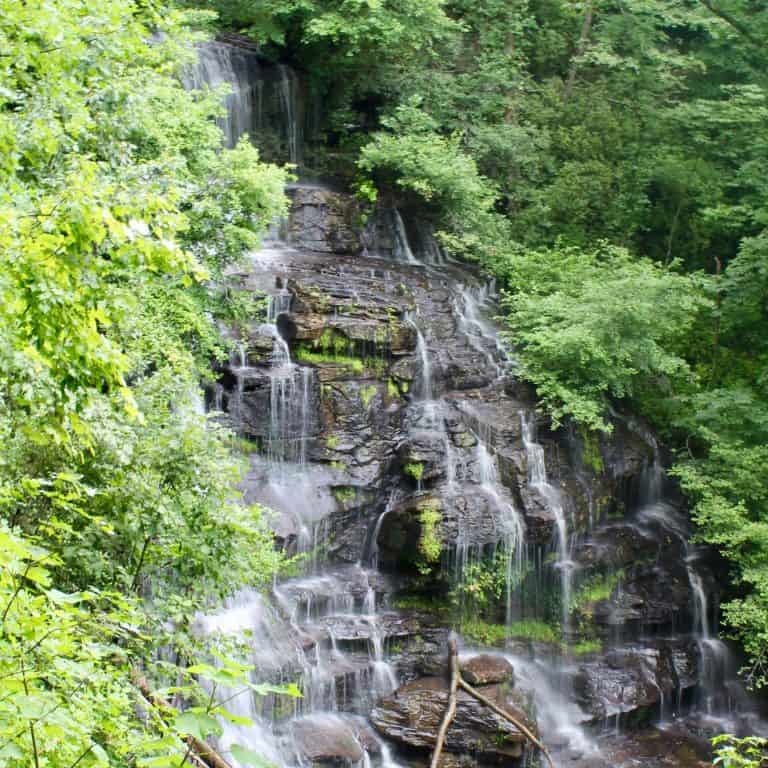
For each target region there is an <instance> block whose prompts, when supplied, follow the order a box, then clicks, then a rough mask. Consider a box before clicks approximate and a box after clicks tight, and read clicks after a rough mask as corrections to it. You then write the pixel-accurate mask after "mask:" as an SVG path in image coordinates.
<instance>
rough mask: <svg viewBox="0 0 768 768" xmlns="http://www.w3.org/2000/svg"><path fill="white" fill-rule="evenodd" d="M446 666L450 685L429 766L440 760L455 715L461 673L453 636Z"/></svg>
mask: <svg viewBox="0 0 768 768" xmlns="http://www.w3.org/2000/svg"><path fill="white" fill-rule="evenodd" d="M448 668H449V669H450V671H451V685H450V688H449V689H448V706H447V707H446V709H445V715H443V722H442V723H440V730H439V731H438V732H437V741H436V742H435V749H434V751H433V752H432V760H431V762H430V764H429V768H437V764H438V762H439V761H440V755H442V753H443V745H444V744H445V737H446V734H447V733H448V728H450V725H451V723H452V722H453V718H454V717H455V716H456V703H457V701H456V700H457V698H458V688H459V681H460V680H461V674H460V673H459V650H458V647H457V646H456V640H455V639H454V638H451V639H450V640H449V641H448Z"/></svg>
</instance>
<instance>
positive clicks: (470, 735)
mask: <svg viewBox="0 0 768 768" xmlns="http://www.w3.org/2000/svg"><path fill="white" fill-rule="evenodd" d="M480 690H481V692H482V693H483V694H484V695H485V696H487V697H488V698H490V699H491V700H492V701H494V702H495V703H497V704H498V705H499V706H501V707H503V708H505V709H507V710H508V711H509V712H510V713H511V714H513V715H514V716H515V717H516V718H518V719H520V720H521V721H522V722H524V723H525V724H526V726H527V727H530V728H531V729H532V730H534V731H535V728H536V726H535V724H533V723H532V722H531V721H530V719H529V718H528V717H527V715H526V714H525V712H524V711H523V710H522V709H521V708H520V707H519V706H517V705H516V704H515V703H514V702H513V701H512V700H511V699H510V695H509V694H508V693H506V692H505V690H504V688H503V687H501V686H497V685H492V686H483V687H482V688H481V689H480ZM447 702H448V683H447V681H446V680H445V679H444V678H441V677H427V678H421V679H420V680H416V681H414V682H411V683H406V685H403V686H401V687H400V688H398V689H397V690H396V691H395V693H394V694H392V696H390V697H387V698H385V699H383V700H381V701H380V702H379V703H378V704H377V705H376V706H375V707H374V709H373V711H372V712H371V722H372V723H373V725H374V727H375V728H376V730H378V731H379V733H381V734H382V735H383V736H386V737H387V738H389V739H392V740H394V741H396V742H398V743H399V744H401V745H403V746H405V747H409V748H413V749H419V750H425V751H426V750H430V749H432V748H433V747H434V744H435V738H436V734H437V731H438V729H439V728H440V723H441V722H442V719H443V715H444V713H445V707H446V705H447ZM524 743H525V737H524V736H523V734H522V733H521V732H520V731H519V730H518V729H517V728H515V726H513V725H512V724H511V723H509V722H508V721H506V720H504V719H503V718H501V717H499V716H498V715H496V714H495V713H494V712H492V711H491V710H489V709H488V708H487V707H485V706H483V705H482V704H480V703H479V702H477V701H475V700H474V699H472V698H470V697H469V696H468V695H467V694H465V693H464V692H463V691H460V692H459V695H458V706H457V708H456V717H455V718H454V721H453V723H452V725H451V727H450V728H449V729H448V734H447V736H446V742H445V749H446V750H447V751H448V752H453V753H462V752H469V753H472V754H475V755H478V756H482V757H485V758H494V759H503V758H517V757H520V756H521V755H522V752H523V744H524Z"/></svg>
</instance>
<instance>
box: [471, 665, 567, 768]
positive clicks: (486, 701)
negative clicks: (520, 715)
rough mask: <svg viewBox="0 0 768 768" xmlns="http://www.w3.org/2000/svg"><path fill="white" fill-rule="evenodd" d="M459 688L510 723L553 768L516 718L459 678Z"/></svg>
mask: <svg viewBox="0 0 768 768" xmlns="http://www.w3.org/2000/svg"><path fill="white" fill-rule="evenodd" d="M459 688H461V689H462V690H463V691H466V692H467V693H468V694H469V695H470V696H472V697H473V698H474V699H477V701H479V702H480V703H481V704H485V706H486V707H488V708H489V709H491V710H493V711H494V712H495V713H496V714H497V715H498V716H499V717H503V718H504V719H505V720H507V721H508V722H510V723H512V725H514V726H515V728H517V730H518V731H520V733H522V734H523V736H525V738H526V739H528V741H530V742H531V744H533V746H534V747H536V749H538V750H539V751H540V752H541V754H542V755H544V757H546V758H547V762H548V763H549V765H550V766H551V768H555V764H554V762H552V756H551V755H550V754H549V750H548V749H547V748H546V747H545V746H544V745H543V744H542V743H541V742H540V741H539V740H538V739H537V738H536V737H535V736H534V735H533V733H532V732H531V730H530V729H529V728H527V727H526V726H525V725H524V724H523V723H521V722H520V721H519V720H518V719H517V718H516V717H514V716H513V715H511V714H510V713H509V712H507V710H506V709H502V708H501V707H500V706H498V705H497V704H495V703H494V702H492V701H491V700H490V699H489V698H487V697H486V696H483V694H482V693H480V692H479V691H476V690H475V689H474V688H473V687H472V686H471V685H470V684H469V683H467V682H465V680H464V678H463V677H461V676H459Z"/></svg>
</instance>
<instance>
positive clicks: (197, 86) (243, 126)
mask: <svg viewBox="0 0 768 768" xmlns="http://www.w3.org/2000/svg"><path fill="white" fill-rule="evenodd" d="M262 77H263V74H262V67H261V63H260V61H259V58H258V56H257V55H256V53H255V52H253V51H250V50H248V49H246V48H242V47H239V46H235V45H229V44H227V43H219V42H208V43H202V44H201V45H199V46H198V48H197V62H196V63H195V64H194V65H193V66H192V67H191V68H189V70H188V71H187V72H185V74H184V76H183V78H182V81H183V83H184V86H185V88H187V89H189V90H204V89H210V90H215V89H218V88H221V87H222V86H229V93H228V94H227V95H226V96H225V97H224V106H225V107H226V114H225V115H224V116H223V117H221V118H219V120H218V123H219V126H220V127H221V129H222V131H223V132H224V142H225V145H226V146H227V147H234V146H235V144H237V141H238V139H239V138H240V137H241V136H243V135H244V134H246V133H249V134H250V133H252V131H253V130H254V129H255V128H256V127H257V126H258V125H259V124H260V122H261V109H260V107H261V102H262V100H261V84H262Z"/></svg>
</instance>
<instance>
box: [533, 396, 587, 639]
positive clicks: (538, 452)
mask: <svg viewBox="0 0 768 768" xmlns="http://www.w3.org/2000/svg"><path fill="white" fill-rule="evenodd" d="M520 422H521V425H522V433H523V446H524V447H525V454H526V459H527V462H528V482H529V484H530V486H531V488H534V489H535V490H537V491H538V492H539V493H540V494H541V496H542V497H543V499H544V500H545V501H546V503H547V507H548V508H549V510H550V511H551V512H552V515H553V516H554V518H555V537H556V543H557V563H556V565H555V567H556V568H557V570H558V572H559V574H560V600H561V622H562V628H563V631H566V630H567V628H568V616H569V613H570V608H571V592H572V582H573V569H574V563H573V560H572V558H571V547H570V540H569V536H568V521H567V519H566V516H565V510H564V509H563V502H562V499H561V497H560V492H559V491H558V490H557V488H555V487H554V486H553V485H551V484H550V483H549V482H548V480H547V467H546V463H545V461H544V448H543V447H542V446H541V445H539V444H538V443H537V442H536V416H535V414H533V413H526V412H525V411H521V412H520Z"/></svg>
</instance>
